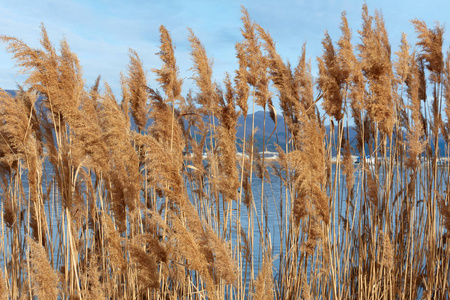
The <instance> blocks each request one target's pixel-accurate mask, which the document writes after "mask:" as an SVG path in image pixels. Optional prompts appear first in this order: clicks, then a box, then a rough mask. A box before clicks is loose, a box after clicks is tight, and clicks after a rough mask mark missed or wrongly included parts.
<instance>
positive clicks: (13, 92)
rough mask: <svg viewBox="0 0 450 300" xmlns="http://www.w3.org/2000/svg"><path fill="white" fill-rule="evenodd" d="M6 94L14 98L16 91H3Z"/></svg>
mask: <svg viewBox="0 0 450 300" xmlns="http://www.w3.org/2000/svg"><path fill="white" fill-rule="evenodd" d="M4 91H5V92H7V93H8V94H10V95H11V96H12V97H15V96H16V94H17V92H18V91H15V90H4Z"/></svg>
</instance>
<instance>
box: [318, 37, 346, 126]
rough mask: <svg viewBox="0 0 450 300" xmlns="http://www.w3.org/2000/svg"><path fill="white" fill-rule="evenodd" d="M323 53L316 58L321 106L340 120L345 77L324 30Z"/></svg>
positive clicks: (331, 43)
mask: <svg viewBox="0 0 450 300" xmlns="http://www.w3.org/2000/svg"><path fill="white" fill-rule="evenodd" d="M322 45H323V48H324V54H323V55H322V57H321V58H318V59H317V60H318V63H319V79H318V86H319V88H320V90H321V91H322V97H323V104H322V105H323V108H324V110H325V112H326V113H327V114H328V115H329V116H331V117H333V118H334V119H335V120H337V121H340V120H341V119H342V117H343V113H342V104H343V92H342V89H343V85H344V83H345V80H346V78H345V77H344V76H345V73H343V72H342V71H341V68H340V65H339V59H338V57H337V55H336V53H335V50H334V47H333V42H332V41H331V37H330V35H329V34H328V32H325V38H324V39H323V40H322Z"/></svg>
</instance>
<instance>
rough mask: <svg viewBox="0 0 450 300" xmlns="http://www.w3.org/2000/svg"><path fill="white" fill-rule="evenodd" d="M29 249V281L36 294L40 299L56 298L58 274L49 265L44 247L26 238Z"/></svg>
mask: <svg viewBox="0 0 450 300" xmlns="http://www.w3.org/2000/svg"><path fill="white" fill-rule="evenodd" d="M27 243H28V247H29V251H30V265H31V274H29V275H30V276H31V281H32V285H33V290H34V291H35V292H36V296H38V298H40V299H57V298H58V275H57V274H56V272H55V270H54V269H53V268H52V266H51V265H50V262H49V261H48V259H47V254H46V252H45V250H44V248H43V247H42V246H41V245H39V244H38V243H36V242H35V241H33V240H32V239H31V238H28V239H27Z"/></svg>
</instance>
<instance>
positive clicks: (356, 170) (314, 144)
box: [0, 5, 450, 299]
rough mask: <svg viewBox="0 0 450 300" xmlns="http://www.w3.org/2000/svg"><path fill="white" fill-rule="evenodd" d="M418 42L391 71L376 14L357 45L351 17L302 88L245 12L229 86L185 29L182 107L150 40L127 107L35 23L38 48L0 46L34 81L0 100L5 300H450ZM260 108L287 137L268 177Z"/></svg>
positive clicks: (163, 55) (440, 68) (446, 88)
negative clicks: (151, 77) (186, 78)
mask: <svg viewBox="0 0 450 300" xmlns="http://www.w3.org/2000/svg"><path fill="white" fill-rule="evenodd" d="M412 26H414V28H415V30H416V32H417V41H418V42H417V44H416V45H415V47H412V46H411V45H409V44H408V42H407V39H406V36H405V35H403V38H402V40H401V41H399V42H400V47H399V51H398V52H396V53H395V54H392V53H391V46H390V41H389V39H388V34H387V32H386V28H385V26H384V20H383V16H382V15H381V13H380V12H377V11H375V13H374V14H370V12H369V10H368V8H367V6H366V5H364V6H363V9H362V28H361V29H360V30H358V31H357V33H358V35H359V38H360V40H359V41H360V42H359V44H355V45H354V44H352V31H351V30H350V28H349V26H348V22H347V19H346V15H345V13H343V14H342V22H341V27H340V28H341V37H340V38H339V40H338V41H337V43H333V41H332V39H331V37H330V36H329V34H328V33H326V34H325V37H324V39H323V43H322V44H323V54H322V56H320V57H318V58H317V64H318V69H319V73H318V76H317V78H313V76H312V73H311V61H308V59H307V57H306V47H305V46H304V47H303V49H302V51H301V53H300V57H299V60H298V64H297V65H296V66H292V65H291V64H290V63H289V62H285V61H283V59H282V58H281V56H280V55H279V54H278V53H277V51H276V47H275V42H274V41H273V40H272V38H271V36H270V34H269V33H268V32H267V31H266V30H265V29H263V28H262V27H260V26H259V25H258V24H256V23H255V22H254V21H253V20H252V19H251V18H250V16H249V14H248V13H247V11H246V10H245V9H244V8H243V9H242V29H241V33H242V40H241V41H240V42H238V43H237V44H236V45H235V48H236V57H237V63H238V67H237V68H236V72H235V73H234V74H228V75H226V77H225V80H224V82H223V83H220V82H216V81H215V80H214V78H213V71H212V70H213V66H212V60H211V59H210V57H208V56H207V52H206V49H205V47H204V45H203V44H202V43H201V41H200V39H199V38H198V37H197V36H196V35H195V33H194V32H193V31H192V30H190V29H189V35H188V40H189V42H190V45H191V57H192V65H193V67H192V69H191V71H192V74H193V81H194V83H195V84H196V89H195V90H192V91H189V92H186V91H184V90H183V89H182V88H183V79H182V78H180V75H179V70H178V66H177V63H176V56H175V47H174V45H173V42H172V40H171V36H170V33H169V31H168V30H167V29H166V28H165V27H164V26H161V27H160V34H161V40H160V52H159V53H157V55H158V56H159V58H160V59H161V66H160V68H159V69H158V68H154V69H151V71H152V72H154V73H155V75H156V83H152V84H149V83H148V82H147V78H146V76H147V74H146V71H145V67H144V63H143V62H142V61H141V59H140V57H139V55H138V53H136V52H135V51H134V50H130V55H129V66H128V68H127V70H125V71H124V73H123V74H121V82H122V94H121V95H120V96H119V97H120V98H119V99H118V98H116V97H117V95H114V93H113V92H112V90H111V88H110V87H109V86H108V84H107V83H103V84H102V83H101V79H100V77H99V78H98V79H97V81H96V82H95V83H94V84H93V85H92V87H86V83H85V81H84V79H83V76H82V68H81V66H80V64H79V61H78V59H77V56H76V54H75V53H73V52H72V50H71V49H70V47H69V45H68V42H67V41H62V42H61V43H60V45H59V48H58V49H56V48H55V46H54V45H53V44H52V43H51V41H50V40H49V38H48V35H47V31H46V29H45V27H44V26H42V28H41V47H40V49H34V48H31V47H29V46H28V45H27V44H26V43H25V42H23V41H21V40H19V39H17V38H14V37H8V36H2V37H1V40H2V41H3V42H4V44H6V47H7V51H8V52H10V53H11V54H12V56H13V59H14V60H15V61H16V63H17V66H18V68H19V70H20V72H23V73H25V74H27V76H28V77H27V80H26V81H25V82H24V83H23V84H22V85H21V86H19V88H18V92H17V93H16V95H11V94H9V93H7V92H5V91H3V90H2V91H0V117H1V119H2V121H1V122H0V136H1V139H0V179H1V180H0V185H1V200H2V201H1V239H0V242H1V247H0V249H1V252H0V253H1V270H0V298H1V299H34V298H35V297H37V298H38V299H418V298H423V299H444V298H448V297H449V294H448V290H449V284H450V279H449V277H450V276H449V275H450V274H449V267H450V261H449V258H450V252H449V251H450V248H449V246H448V242H449V238H450V235H449V230H450V204H449V194H448V191H449V190H450V188H449V184H450V183H449V175H448V174H449V165H448V164H446V165H444V166H441V162H442V158H447V159H449V158H450V157H449V151H448V150H449V149H448V147H447V145H448V137H449V131H450V127H449V123H448V122H447V121H446V120H449V117H450V56H449V54H448V53H447V54H445V55H444V53H443V51H442V44H443V32H444V29H443V27H441V26H440V25H439V24H437V25H436V26H435V27H433V28H428V27H427V25H426V24H425V23H424V22H422V21H420V20H414V21H412ZM412 49H413V50H412ZM88 84H89V83H88ZM315 90H317V91H318V92H315ZM274 103H278V106H277V107H280V108H281V111H280V112H277V111H276V109H275V107H276V106H275V105H274ZM319 106H322V108H321V109H320V108H319ZM256 110H263V111H264V118H265V116H266V111H267V112H269V115H270V117H271V118H272V120H273V122H274V123H275V124H276V125H277V124H280V121H281V119H280V118H283V120H284V122H283V124H284V126H285V128H283V130H284V132H285V134H286V137H287V138H286V142H285V143H284V142H280V143H277V149H278V150H277V151H278V159H277V160H276V161H273V160H272V161H268V160H267V159H266V158H265V156H264V155H263V156H261V155H260V154H259V152H258V149H257V145H256V142H257V141H256V140H255V132H256V131H257V130H262V131H263V132H264V137H265V138H264V139H263V141H262V145H263V148H264V147H265V146H266V145H267V143H268V142H269V139H266V137H267V136H269V135H270V136H271V137H275V138H276V140H278V135H277V133H274V132H272V134H270V133H269V132H267V134H266V132H265V131H266V127H265V124H266V119H264V120H265V121H264V126H263V128H256V125H255V121H254V120H255V118H254V116H255V111H256ZM249 111H250V112H251V113H250V114H248V113H249ZM277 113H280V115H278V114H277ZM240 115H242V116H243V118H244V120H245V121H244V127H245V128H246V127H247V122H252V126H251V128H252V130H251V132H247V133H246V134H244V137H243V139H240V138H238V136H237V129H238V118H239V116H240ZM247 115H249V117H247ZM325 124H330V129H329V130H326V126H325ZM351 126H353V128H354V130H355V131H356V137H355V138H354V139H350V134H349V132H350V127H351ZM274 135H275V136H274ZM440 138H443V139H444V140H445V143H446V146H445V155H442V153H441V151H440V150H441V148H440V147H439V141H440ZM238 151H242V152H243V155H238V154H239V153H238ZM352 155H359V156H360V157H362V158H364V157H365V156H366V155H369V156H370V159H371V160H370V161H369V160H366V159H361V161H360V162H359V163H355V162H354V161H353V158H352ZM333 157H338V159H337V160H336V163H335V164H334V163H332V159H333ZM340 157H342V158H341V159H339V158H340ZM274 178H278V179H279V182H280V185H279V186H275V187H274V186H273V185H272V182H274V181H275V180H274ZM273 189H278V190H280V193H279V194H278V195H279V197H278V196H277V197H275V196H273V195H274V193H272V191H273ZM273 211H276V220H277V223H276V224H271V223H270V222H271V221H269V219H268V214H269V212H273Z"/></svg>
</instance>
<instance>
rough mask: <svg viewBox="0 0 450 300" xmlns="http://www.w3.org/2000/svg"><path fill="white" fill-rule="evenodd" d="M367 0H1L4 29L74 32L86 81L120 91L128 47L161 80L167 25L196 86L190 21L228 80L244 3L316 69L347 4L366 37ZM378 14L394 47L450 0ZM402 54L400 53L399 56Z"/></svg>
mask: <svg viewBox="0 0 450 300" xmlns="http://www.w3.org/2000/svg"><path fill="white" fill-rule="evenodd" d="M363 3H364V1H360V0H341V1H339V0H323V1H317V0H308V1H305V0H296V1H294V0H290V1H284V0H279V1H275V0H259V1H235V0H226V1H213V0H210V1H207V0H198V1H189V0H174V1H171V0H159V1H154V0H149V1H144V0H128V1H118V0H109V1H107V0H98V1H86V0H84V1H75V0H46V1H44V0H33V1H28V0H27V1H6V0H0V16H1V17H0V34H1V35H9V36H14V37H17V38H20V39H22V40H23V41H24V42H26V43H27V44H29V45H30V46H32V47H39V38H40V28H39V26H40V24H41V22H43V23H44V25H45V26H46V28H47V31H48V33H49V36H50V39H51V40H52V42H53V43H54V44H55V45H56V46H57V45H58V43H59V41H60V40H61V39H63V38H66V39H67V41H68V42H69V45H70V46H71V48H72V50H73V51H74V52H75V53H76V54H77V55H78V58H79V59H80V62H81V65H82V66H83V73H84V78H85V82H86V86H91V85H92V84H93V83H94V80H95V78H96V77H97V76H98V75H101V76H102V79H103V80H104V81H106V82H108V84H109V85H110V86H111V87H112V88H113V90H114V92H115V93H116V96H117V98H119V99H120V84H119V78H120V72H121V71H125V70H126V67H127V64H128V49H129V48H132V49H134V50H136V51H137V53H138V54H139V55H140V57H141V59H142V60H143V62H144V66H145V68H146V70H147V74H148V79H149V85H150V86H151V87H153V88H155V87H156V88H158V86H157V85H156V83H155V81H154V76H153V74H152V72H151V71H150V70H151V69H152V68H158V67H159V66H160V61H159V59H158V57H157V56H156V55H155V53H156V52H158V46H159V31H158V28H159V26H160V25H164V26H166V28H167V29H168V30H169V31H170V33H171V35H172V40H173V42H174V44H175V46H176V50H175V54H176V57H177V62H178V65H179V68H180V75H181V76H182V77H184V78H185V82H186V84H185V86H184V91H183V92H184V93H187V89H188V88H190V87H192V84H191V83H190V81H189V77H190V76H192V72H191V71H190V70H189V68H190V67H191V66H192V64H191V60H190V56H189V44H188V41H187V35H188V31H187V27H190V28H192V29H193V31H194V33H195V34H196V35H197V36H198V37H199V39H200V40H201V41H202V42H203V44H204V45H205V48H206V50H207V52H208V55H209V57H210V58H212V59H213V61H214V77H215V79H216V80H217V81H218V82H220V81H221V79H222V78H223V77H224V74H225V72H230V73H233V71H234V70H235V69H236V68H237V60H236V58H235V49H234V45H235V43H236V42H238V41H240V40H241V39H242V37H241V35H240V28H241V21H240V17H241V11H240V10H241V4H242V5H244V6H245V7H246V8H247V10H248V12H249V14H250V16H251V18H252V19H253V20H254V21H256V22H257V23H258V24H260V25H261V26H262V27H263V28H265V29H266V30H268V31H269V32H270V34H271V35H272V37H273V39H274V40H275V42H276V45H277V49H278V52H279V53H280V55H281V56H282V57H283V58H284V59H285V60H289V61H291V62H292V63H293V64H295V63H297V59H298V56H299V54H300V53H301V48H302V45H303V43H304V42H306V43H307V56H308V57H309V58H311V62H312V64H313V73H315V72H316V70H317V68H316V57H317V56H319V55H321V54H322V45H321V41H322V39H323V36H324V32H325V30H328V31H329V33H330V35H331V37H332V39H333V41H337V40H338V39H339V36H340V32H339V25H340V16H341V13H342V11H344V10H345V11H346V12H347V18H348V20H349V25H350V27H351V28H352V31H353V37H354V41H353V43H354V44H356V43H358V42H359V37H358V36H357V30H358V29H360V27H361V7H362V5H363ZM367 5H368V7H369V10H370V12H371V14H372V13H373V12H374V10H375V9H378V10H381V12H382V13H383V15H384V19H385V22H386V27H387V31H388V33H389V38H390V43H391V45H392V49H393V52H395V51H396V49H397V46H398V44H399V43H400V38H401V33H402V32H406V33H407V34H408V39H409V41H410V43H411V44H413V43H415V33H414V29H413V26H412V25H411V23H410V22H409V21H410V20H412V19H414V18H418V19H420V20H424V21H425V22H426V23H427V25H428V26H429V27H433V26H434V25H435V21H438V22H440V23H441V24H444V25H445V23H446V21H447V18H448V16H449V15H448V12H449V11H450V2H449V1H433V0H431V1H428V2H427V3H425V1H423V0H422V1H412V0H409V1H405V0H402V1H395V0H383V1H381V0H380V1H367ZM444 38H445V44H444V51H447V48H448V40H449V33H448V32H446V33H445V37H444ZM393 58H395V57H393ZM17 71H18V69H17V68H15V67H14V61H13V60H11V54H9V53H7V52H6V51H5V45H2V46H1V47H0V87H1V88H4V89H14V88H15V87H16V83H21V82H23V80H24V76H23V75H18V74H17Z"/></svg>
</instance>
